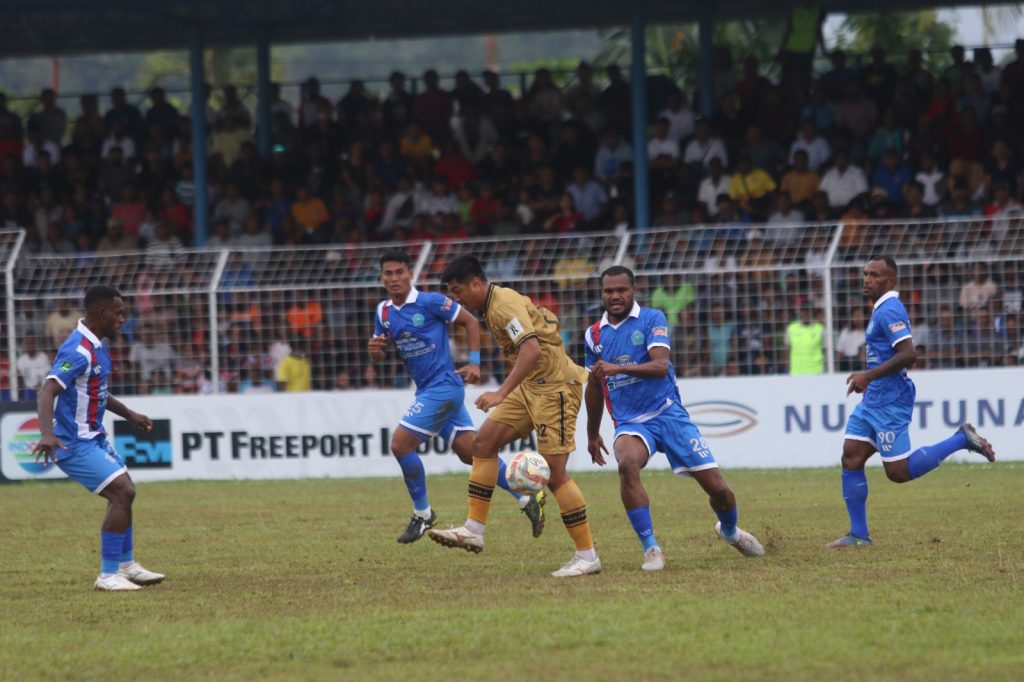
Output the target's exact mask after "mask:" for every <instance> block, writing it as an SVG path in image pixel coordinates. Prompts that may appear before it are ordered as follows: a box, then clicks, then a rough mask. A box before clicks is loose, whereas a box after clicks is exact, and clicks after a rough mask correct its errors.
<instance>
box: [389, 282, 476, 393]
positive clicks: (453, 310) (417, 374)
mask: <svg viewBox="0 0 1024 682" xmlns="http://www.w3.org/2000/svg"><path fill="white" fill-rule="evenodd" d="M459 310H460V308H459V304H458V303H456V302H455V301H453V300H452V299H450V298H448V297H447V296H443V295H441V294H435V293H430V292H424V291H417V290H416V289H413V290H412V291H410V292H409V296H408V298H406V299H405V303H403V304H402V305H400V306H396V305H395V304H394V303H393V302H392V301H391V300H390V299H389V300H386V301H381V302H380V304H379V305H378V306H377V314H376V316H375V317H374V332H373V333H374V334H375V335H379V334H384V333H387V334H388V336H389V337H390V338H391V342H392V343H393V344H394V346H395V348H397V349H398V354H399V356H401V358H402V360H403V361H404V362H405V366H406V367H408V368H409V374H411V375H412V380H413V381H415V382H416V388H417V389H419V390H422V389H424V388H428V387H430V386H439V385H441V384H457V385H459V386H461V385H462V377H460V376H459V375H458V374H456V373H455V367H454V366H453V365H452V355H451V350H450V349H449V347H448V323H449V322H454V321H455V318H456V317H458V316H459Z"/></svg>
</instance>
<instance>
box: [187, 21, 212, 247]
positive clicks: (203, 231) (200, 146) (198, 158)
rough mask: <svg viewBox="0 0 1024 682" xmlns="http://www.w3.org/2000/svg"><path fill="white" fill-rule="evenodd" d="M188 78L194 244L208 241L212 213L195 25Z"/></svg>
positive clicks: (202, 82)
mask: <svg viewBox="0 0 1024 682" xmlns="http://www.w3.org/2000/svg"><path fill="white" fill-rule="evenodd" d="M188 63H189V80H190V85H191V87H192V106H191V116H192V179H193V182H194V184H195V195H194V196H195V199H194V202H193V205H192V214H193V218H194V219H195V223H196V230H195V241H196V243H195V245H196V246H202V245H204V244H205V243H206V235H207V231H208V230H207V228H208V225H209V218H210V212H209V207H208V205H207V204H208V199H207V189H208V187H207V179H206V165H207V164H206V161H207V160H206V92H205V90H206V74H205V68H204V66H203V31H202V29H201V28H200V27H198V26H195V27H193V28H192V30H191V31H190V32H189V36H188Z"/></svg>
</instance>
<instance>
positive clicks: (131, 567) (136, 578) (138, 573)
mask: <svg viewBox="0 0 1024 682" xmlns="http://www.w3.org/2000/svg"><path fill="white" fill-rule="evenodd" d="M117 574H118V575H119V576H122V577H124V578H128V580H131V581H132V582H133V583H135V584H136V585H156V584H157V583H159V582H163V579H164V578H166V577H167V576H166V575H164V574H163V573H154V572H153V571H147V570H146V569H145V568H143V567H142V564H140V563H139V562H137V561H133V562H131V563H130V564H128V565H127V566H121V568H119V569H118V571H117Z"/></svg>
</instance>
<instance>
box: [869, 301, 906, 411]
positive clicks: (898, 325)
mask: <svg viewBox="0 0 1024 682" xmlns="http://www.w3.org/2000/svg"><path fill="white" fill-rule="evenodd" d="M909 338H912V337H911V335H910V318H909V317H908V316H907V309H906V308H904V307H903V303H901V302H900V295H899V292H897V291H890V292H888V293H886V294H883V295H882V296H881V297H880V298H879V299H878V300H877V301H875V309H874V311H873V312H872V313H871V321H870V322H868V330H867V336H866V340H867V348H866V351H865V356H866V360H867V368H868V369H874V368H875V367H878V366H879V365H881V364H884V363H885V362H887V361H888V360H889V359H891V358H892V357H893V356H894V355H896V350H895V349H896V345H897V344H898V343H900V342H901V341H905V340H906V339H909ZM915 393H916V391H915V389H914V382H913V381H911V380H910V377H909V376H907V370H905V369H901V370H900V371H899V372H896V373H895V374H890V375H888V376H884V377H880V378H878V379H875V380H874V381H872V382H871V383H870V384H868V388H867V390H866V391H864V404H865V405H868V406H871V407H875V406H879V405H888V404H891V403H895V402H899V403H910V404H913V402H914V396H915Z"/></svg>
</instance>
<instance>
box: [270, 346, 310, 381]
mask: <svg viewBox="0 0 1024 682" xmlns="http://www.w3.org/2000/svg"><path fill="white" fill-rule="evenodd" d="M306 343H307V341H306V339H304V338H302V337H301V336H297V337H296V338H294V339H292V342H291V347H292V351H291V353H289V354H288V355H286V356H285V357H284V358H282V359H281V362H280V363H278V365H277V373H276V374H277V376H276V377H275V378H276V379H277V390H279V391H284V392H285V393H296V392H298V391H309V390H312V388H313V371H312V369H311V368H310V365H309V358H308V357H306Z"/></svg>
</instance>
